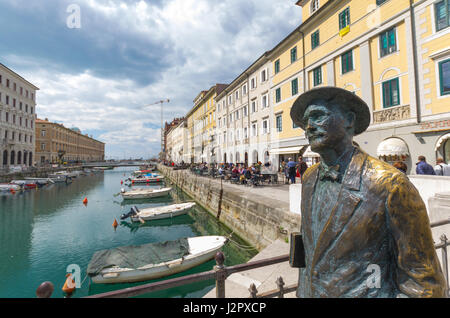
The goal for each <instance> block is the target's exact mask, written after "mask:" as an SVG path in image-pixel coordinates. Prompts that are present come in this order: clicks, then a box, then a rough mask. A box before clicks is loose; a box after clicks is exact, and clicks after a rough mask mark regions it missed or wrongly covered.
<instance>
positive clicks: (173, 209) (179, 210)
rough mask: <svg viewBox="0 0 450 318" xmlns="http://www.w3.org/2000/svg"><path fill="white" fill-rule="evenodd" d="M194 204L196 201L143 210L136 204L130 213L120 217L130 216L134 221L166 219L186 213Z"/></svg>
mask: <svg viewBox="0 0 450 318" xmlns="http://www.w3.org/2000/svg"><path fill="white" fill-rule="evenodd" d="M193 206H195V202H186V203H179V204H172V205H166V206H159V207H156V208H148V209H143V210H139V209H138V208H137V207H136V206H134V207H132V208H131V211H130V212H129V213H127V214H123V215H122V216H121V217H120V218H121V219H122V220H124V219H126V218H128V217H130V218H131V220H132V221H134V222H141V220H143V221H150V220H159V219H166V218H172V217H175V216H178V215H183V214H186V213H187V212H188V211H189V209H191V208H192V207H193Z"/></svg>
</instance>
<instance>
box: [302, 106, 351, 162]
mask: <svg viewBox="0 0 450 318" xmlns="http://www.w3.org/2000/svg"><path fill="white" fill-rule="evenodd" d="M303 120H304V121H305V123H306V125H305V128H306V131H305V133H306V137H307V138H308V140H309V144H310V145H311V149H312V150H313V151H316V152H319V153H320V152H321V150H323V149H330V148H332V149H336V147H340V146H341V145H342V144H343V143H348V142H350V143H351V139H352V136H351V135H349V132H348V131H347V129H346V128H347V127H348V120H347V119H346V118H345V114H344V113H343V111H342V110H341V109H339V108H338V107H333V106H332V105H327V106H325V105H324V103H321V102H317V103H315V104H311V105H310V106H308V108H307V109H306V111H305V114H304V116H303Z"/></svg>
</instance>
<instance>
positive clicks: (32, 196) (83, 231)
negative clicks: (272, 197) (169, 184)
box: [0, 168, 256, 298]
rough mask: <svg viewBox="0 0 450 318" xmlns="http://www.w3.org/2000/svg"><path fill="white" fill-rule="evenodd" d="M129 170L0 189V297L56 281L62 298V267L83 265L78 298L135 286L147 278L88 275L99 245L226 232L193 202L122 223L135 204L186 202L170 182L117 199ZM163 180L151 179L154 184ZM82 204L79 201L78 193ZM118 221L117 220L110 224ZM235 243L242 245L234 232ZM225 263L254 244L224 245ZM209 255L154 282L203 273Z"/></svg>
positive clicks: (187, 290) (202, 288) (195, 289)
mask: <svg viewBox="0 0 450 318" xmlns="http://www.w3.org/2000/svg"><path fill="white" fill-rule="evenodd" d="M133 170H135V169H133V168H116V169H114V170H109V171H105V172H102V173H98V174H92V175H90V176H82V177H79V178H77V179H75V180H74V181H73V183H71V184H69V185H66V184H53V185H50V186H46V187H43V188H40V189H38V190H27V191H24V192H20V193H16V194H14V195H11V194H9V193H8V194H0V297H1V298H6V297H8V298H9V297H21V298H22V297H25V298H29V297H35V292H36V288H37V287H38V286H39V285H40V284H41V283H42V282H44V281H50V282H52V283H53V284H54V286H55V291H54V293H53V296H52V297H63V296H64V294H63V292H62V290H61V288H62V286H63V284H64V282H65V279H66V277H65V275H66V273H67V266H69V265H71V264H76V265H78V266H79V267H80V268H81V272H82V273H81V280H83V281H84V282H83V284H82V286H81V288H80V289H77V290H76V292H75V294H74V295H73V297H83V296H87V295H93V294H98V293H103V292H107V291H112V290H117V289H122V288H126V287H130V286H137V285H141V284H146V283H149V282H153V281H145V282H139V283H130V284H95V283H92V282H91V281H90V279H89V278H88V279H86V280H85V277H86V268H87V265H88V263H89V261H90V259H91V257H92V255H93V254H94V253H95V252H96V251H98V250H103V249H109V248H115V247H118V246H127V245H140V244H146V243H152V242H159V241H167V240H175V239H178V238H182V237H192V236H201V235H228V234H229V233H230V230H229V229H227V228H225V227H224V226H222V225H221V224H220V223H218V222H217V221H216V219H215V218H214V217H212V216H211V215H210V214H208V213H207V212H206V211H205V210H204V209H202V208H201V207H200V206H199V205H196V206H195V207H194V208H193V209H191V211H189V213H188V214H187V215H184V216H179V217H175V218H173V219H168V220H158V221H148V222H146V223H145V224H141V223H131V221H130V220H129V219H128V220H127V221H121V220H120V215H121V214H123V213H126V212H128V211H129V210H130V208H131V207H132V206H133V205H136V206H137V207H138V208H140V209H142V208H146V207H152V206H161V205H167V204H173V203H177V202H183V201H186V200H192V199H191V198H189V197H187V196H186V195H185V194H184V193H182V192H181V191H180V190H179V189H176V188H175V187H174V188H173V190H172V194H171V195H170V196H168V197H165V198H155V199H147V200H139V201H134V202H133V201H130V202H128V201H122V197H121V196H115V195H117V194H118V193H119V191H120V189H121V188H122V187H124V186H122V185H121V180H125V178H127V177H128V176H129V175H130V172H131V171H133ZM162 185H163V184H158V185H152V186H151V187H160V186H162ZM85 197H86V198H87V199H88V204H87V205H84V204H83V203H82V201H83V199H84V198H85ZM114 219H117V221H118V222H119V226H118V227H117V229H116V230H114V227H113V226H112V224H113V222H114ZM233 240H235V241H238V242H239V243H240V244H245V245H247V244H246V243H244V242H242V241H240V240H239V238H237V237H235V236H233ZM222 251H223V252H224V254H225V257H226V261H225V264H226V265H234V264H239V263H244V262H246V261H248V260H249V259H250V258H251V257H253V256H254V255H255V252H256V251H255V250H251V251H248V250H244V249H242V248H239V247H237V245H236V244H233V243H228V244H227V245H226V246H224V247H223V249H222ZM214 265H215V261H214V260H211V261H209V262H207V263H204V264H202V265H200V266H198V267H196V268H193V269H191V270H189V271H186V272H183V273H179V274H176V275H173V276H169V277H165V278H162V279H158V280H154V281H160V280H164V279H169V278H174V277H179V276H184V275H187V274H192V273H198V272H202V271H209V270H211V269H212V268H213V266H214ZM212 288H214V281H204V282H200V283H195V284H190V285H186V286H182V287H177V288H172V289H169V290H164V291H160V292H155V293H151V294H147V295H143V296H141V297H202V296H204V295H205V294H206V293H207V292H209V291H210V290H211V289H212Z"/></svg>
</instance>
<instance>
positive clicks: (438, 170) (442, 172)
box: [416, 156, 450, 176]
mask: <svg viewBox="0 0 450 318" xmlns="http://www.w3.org/2000/svg"><path fill="white" fill-rule="evenodd" d="M418 160H419V162H417V164H416V165H417V166H416V173H417V174H422V175H432V176H450V165H448V164H446V163H445V162H444V159H442V158H437V159H436V166H435V167H434V168H433V166H431V165H430V164H429V163H427V160H426V158H425V157H424V156H419V158H418Z"/></svg>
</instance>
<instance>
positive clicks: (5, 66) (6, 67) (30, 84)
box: [0, 63, 39, 91]
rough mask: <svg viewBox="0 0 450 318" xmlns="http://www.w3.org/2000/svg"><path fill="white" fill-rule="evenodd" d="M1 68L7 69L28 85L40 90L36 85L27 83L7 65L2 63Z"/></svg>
mask: <svg viewBox="0 0 450 318" xmlns="http://www.w3.org/2000/svg"><path fill="white" fill-rule="evenodd" d="M0 66H3V67H4V68H5V69H7V70H8V71H9V72H11V73H13V74H14V75H16V76H17V77H19V78H20V79H21V80H23V81H24V82H26V83H27V84H28V85H30V86H32V87H33V88H34V89H35V90H37V91H38V90H39V87H37V86H36V85H33V84H32V83H30V82H29V81H27V80H26V79H24V78H23V77H22V76H20V75H19V74H17V73H16V72H14V71H13V70H12V69H10V68H9V67H7V66H6V65H4V64H2V63H0Z"/></svg>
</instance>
